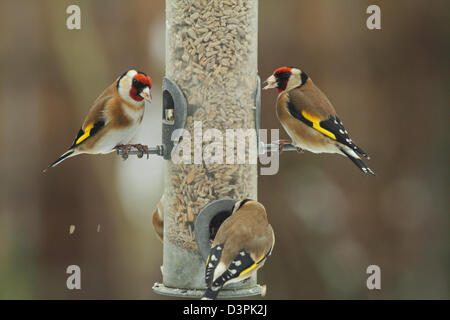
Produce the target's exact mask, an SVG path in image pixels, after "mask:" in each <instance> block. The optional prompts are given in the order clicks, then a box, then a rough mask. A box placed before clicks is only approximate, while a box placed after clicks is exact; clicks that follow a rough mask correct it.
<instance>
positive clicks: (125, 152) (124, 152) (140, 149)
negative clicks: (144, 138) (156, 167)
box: [115, 143, 150, 160]
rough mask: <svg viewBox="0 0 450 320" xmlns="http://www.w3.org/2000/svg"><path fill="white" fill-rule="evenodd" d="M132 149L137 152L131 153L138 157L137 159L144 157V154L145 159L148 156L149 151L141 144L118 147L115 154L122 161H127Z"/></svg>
mask: <svg viewBox="0 0 450 320" xmlns="http://www.w3.org/2000/svg"><path fill="white" fill-rule="evenodd" d="M132 148H135V149H136V150H137V152H136V153H134V152H133V154H136V155H137V156H138V158H142V157H143V156H144V154H146V155H147V159H148V156H149V154H150V153H149V149H148V146H146V145H143V144H140V143H138V144H124V145H120V146H117V147H116V148H115V149H116V150H117V154H118V155H120V156H121V157H122V158H123V160H126V159H128V156H129V154H130V150H131V149H132Z"/></svg>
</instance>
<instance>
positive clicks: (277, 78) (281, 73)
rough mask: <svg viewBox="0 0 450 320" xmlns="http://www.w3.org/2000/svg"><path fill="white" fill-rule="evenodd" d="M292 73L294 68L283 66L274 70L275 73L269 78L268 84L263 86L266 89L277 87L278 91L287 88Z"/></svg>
mask: <svg viewBox="0 0 450 320" xmlns="http://www.w3.org/2000/svg"><path fill="white" fill-rule="evenodd" d="M291 75H292V68H288V67H281V68H278V69H277V70H275V71H274V72H273V74H272V75H271V76H270V77H269V78H267V80H266V83H267V85H266V86H265V87H264V88H263V89H265V90H267V89H272V88H277V89H278V92H282V91H284V90H286V88H287V85H288V83H289V79H290V77H291Z"/></svg>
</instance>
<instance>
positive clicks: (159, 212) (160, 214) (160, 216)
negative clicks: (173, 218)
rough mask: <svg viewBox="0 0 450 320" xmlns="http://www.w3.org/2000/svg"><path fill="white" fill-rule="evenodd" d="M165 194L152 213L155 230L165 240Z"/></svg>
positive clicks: (159, 237) (160, 238)
mask: <svg viewBox="0 0 450 320" xmlns="http://www.w3.org/2000/svg"><path fill="white" fill-rule="evenodd" d="M163 203H164V195H163V196H162V197H161V199H160V200H159V202H158V206H157V207H156V209H155V211H153V215H152V224H153V229H154V230H155V233H156V236H157V237H158V239H159V240H161V241H163V239H164V207H163Z"/></svg>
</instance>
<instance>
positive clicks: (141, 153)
mask: <svg viewBox="0 0 450 320" xmlns="http://www.w3.org/2000/svg"><path fill="white" fill-rule="evenodd" d="M131 146H132V147H135V148H136V149H137V150H138V154H137V156H138V158H139V159H140V158H142V157H143V156H144V153H145V154H146V155H147V159H148V156H149V153H148V146H146V145H143V144H140V143H138V144H132V145H131Z"/></svg>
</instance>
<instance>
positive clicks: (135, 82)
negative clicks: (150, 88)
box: [133, 79, 139, 87]
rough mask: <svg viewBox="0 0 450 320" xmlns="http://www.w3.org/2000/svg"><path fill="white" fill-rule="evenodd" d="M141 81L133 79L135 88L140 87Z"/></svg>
mask: <svg viewBox="0 0 450 320" xmlns="http://www.w3.org/2000/svg"><path fill="white" fill-rule="evenodd" d="M138 83H139V81H138V80H137V79H133V86H134V87H136V86H137V85H138Z"/></svg>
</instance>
